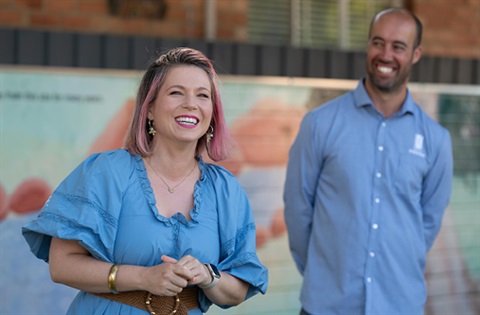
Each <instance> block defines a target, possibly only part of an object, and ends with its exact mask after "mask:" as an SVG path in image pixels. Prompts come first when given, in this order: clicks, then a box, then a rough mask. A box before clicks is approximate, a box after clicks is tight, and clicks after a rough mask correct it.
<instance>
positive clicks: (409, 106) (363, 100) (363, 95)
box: [353, 79, 415, 115]
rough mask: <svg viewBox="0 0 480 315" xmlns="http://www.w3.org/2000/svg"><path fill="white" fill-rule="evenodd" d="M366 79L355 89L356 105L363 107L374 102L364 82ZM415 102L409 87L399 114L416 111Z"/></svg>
mask: <svg viewBox="0 0 480 315" xmlns="http://www.w3.org/2000/svg"><path fill="white" fill-rule="evenodd" d="M364 81H365V79H363V80H360V82H359V83H358V85H357V88H356V89H355V90H354V91H353V99H354V102H355V106H356V107H363V106H372V107H374V105H373V102H372V100H371V99H370V96H368V93H367V90H366V89H365V84H364ZM414 108H415V102H414V101H413V98H412V95H411V94H410V90H408V89H407V97H406V98H405V102H403V105H402V108H401V109H400V112H399V113H398V114H400V115H404V114H406V113H411V114H413V113H414Z"/></svg>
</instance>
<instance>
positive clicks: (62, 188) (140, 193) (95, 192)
mask: <svg viewBox="0 0 480 315" xmlns="http://www.w3.org/2000/svg"><path fill="white" fill-rule="evenodd" d="M198 166H199V169H200V171H201V176H200V180H199V181H197V183H196V184H195V189H194V208H193V209H192V210H191V211H190V215H191V217H192V219H191V220H190V221H187V220H186V218H185V217H184V216H183V215H182V214H180V213H177V214H176V215H174V216H172V217H170V218H166V217H163V216H161V215H159V214H158V211H157V208H156V206H155V204H156V202H155V196H154V194H153V191H152V187H151V185H150V180H149V179H148V176H147V172H146V169H145V165H144V163H143V160H142V158H141V157H140V156H138V155H132V154H130V153H129V152H128V151H127V150H124V149H119V150H113V151H107V152H103V153H96V154H93V155H91V156H90V157H88V158H87V159H86V160H85V161H84V162H82V163H81V164H80V165H79V166H78V167H77V168H76V169H75V170H74V171H73V172H72V173H71V174H70V175H69V176H68V177H67V178H66V179H65V180H64V181H63V182H62V183H61V184H60V185H59V186H58V187H57V188H56V190H55V191H54V192H53V194H52V196H51V197H50V198H49V200H48V201H47V202H46V204H45V206H44V207H43V209H42V210H41V212H40V213H39V215H38V217H37V218H36V219H35V220H33V221H32V222H30V223H28V224H27V225H25V226H24V227H23V229H22V233H23V235H24V237H25V239H26V241H27V242H28V244H29V246H30V248H31V250H32V252H33V253H34V254H35V256H37V257H38V258H40V259H43V260H45V261H47V262H48V255H49V248H50V242H51V238H52V237H57V238H61V239H67V240H77V241H79V243H80V244H81V245H82V246H83V247H84V248H86V249H87V250H88V251H89V252H90V253H91V254H92V255H93V256H94V257H96V258H97V259H100V260H103V261H107V262H110V263H116V264H129V265H139V266H153V265H157V264H160V263H162V261H161V256H162V255H164V254H165V255H169V256H171V257H174V258H176V259H180V258H181V257H183V256H185V255H192V256H194V257H196V258H197V259H199V260H200V261H201V262H203V263H212V264H215V265H217V266H218V269H219V270H222V271H224V272H228V273H229V274H231V275H233V276H235V277H237V278H240V279H242V280H244V281H246V282H248V283H249V284H250V287H249V290H248V293H247V297H246V298H247V299H248V298H250V297H252V296H253V295H255V294H257V293H259V292H261V293H262V294H264V293H265V292H266V289H267V283H268V271H267V269H266V267H265V266H263V265H262V264H261V263H260V261H259V259H258V257H257V255H256V246H255V224H254V220H253V216H252V211H251V208H250V205H249V202H248V199H247V196H246V194H245V192H244V191H243V189H242V188H241V187H240V185H239V184H238V182H237V180H236V178H235V177H234V176H233V175H232V174H231V173H230V172H228V171H227V170H226V169H224V168H222V167H221V166H218V165H214V164H209V163H205V162H203V160H201V159H200V161H199V162H198ZM198 300H199V304H200V308H199V309H194V310H191V311H189V315H193V314H202V313H203V312H206V311H207V310H208V308H209V307H210V305H211V304H212V302H211V301H210V300H209V299H208V298H207V297H206V296H205V295H204V294H203V291H202V290H199V295H198ZM219 306H220V307H223V308H227V307H228V306H222V305H219ZM68 314H148V313H147V312H146V311H145V310H141V309H138V308H135V307H132V306H129V305H126V304H121V303H117V302H113V301H109V300H106V299H103V298H100V297H97V296H95V295H92V294H89V293H87V292H83V291H80V292H79V294H78V295H77V296H76V298H75V299H74V300H73V302H72V304H71V306H70V308H69V310H68Z"/></svg>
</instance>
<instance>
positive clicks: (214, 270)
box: [210, 264, 220, 278]
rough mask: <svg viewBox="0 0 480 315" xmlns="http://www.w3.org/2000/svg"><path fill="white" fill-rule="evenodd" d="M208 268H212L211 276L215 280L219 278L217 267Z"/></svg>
mask: <svg viewBox="0 0 480 315" xmlns="http://www.w3.org/2000/svg"><path fill="white" fill-rule="evenodd" d="M210 267H211V268H212V271H213V276H214V277H215V278H220V272H219V271H218V269H217V266H215V265H212V264H210Z"/></svg>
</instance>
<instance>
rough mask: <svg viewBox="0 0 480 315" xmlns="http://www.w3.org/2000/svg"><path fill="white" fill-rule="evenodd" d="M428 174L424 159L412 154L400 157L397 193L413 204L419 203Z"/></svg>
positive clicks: (397, 173)
mask: <svg viewBox="0 0 480 315" xmlns="http://www.w3.org/2000/svg"><path fill="white" fill-rule="evenodd" d="M426 172H427V161H426V160H425V158H424V157H422V156H418V155H414V154H410V153H407V154H403V155H400V157H399V159H398V162H397V169H396V171H395V174H396V176H395V184H394V185H395V190H396V193H397V194H398V195H400V196H402V197H405V198H407V200H410V201H411V202H414V203H417V202H418V203H419V202H420V198H421V196H422V187H423V179H424V177H425V174H426Z"/></svg>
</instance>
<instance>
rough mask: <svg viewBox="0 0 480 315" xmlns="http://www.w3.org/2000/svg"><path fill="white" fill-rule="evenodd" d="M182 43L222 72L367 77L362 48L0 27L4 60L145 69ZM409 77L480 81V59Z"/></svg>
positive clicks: (439, 61) (444, 62) (423, 63)
mask: <svg viewBox="0 0 480 315" xmlns="http://www.w3.org/2000/svg"><path fill="white" fill-rule="evenodd" d="M178 46H189V47H192V48H196V49H198V50H201V51H203V52H204V53H205V54H206V55H207V56H208V57H209V58H211V59H212V60H214V64H215V68H216V69H217V71H218V73H219V74H229V75H261V76H262V75H263V76H288V77H309V78H327V79H328V78H332V79H353V80H358V79H360V78H361V77H363V76H364V75H365V70H364V69H365V53H364V52H346V51H340V50H338V51H336V50H322V49H313V48H296V47H289V46H278V45H265V44H251V43H230V42H220V41H219V42H207V41H202V40H198V39H173V38H153V37H151V38H149V37H142V36H119V35H114V34H92V33H81V32H78V33H73V32H58V31H40V30H29V29H15V28H5V27H0V63H1V64H17V65H35V66H61V67H79V68H101V69H102V68H103V69H135V70H141V69H145V68H146V67H147V65H148V64H149V63H150V62H151V61H152V60H153V59H154V58H155V57H157V56H158V55H159V54H160V53H161V52H164V51H166V50H168V49H170V48H173V47H178ZM411 81H412V82H423V83H446V84H467V85H468V84H477V85H478V84H480V60H479V59H468V58H452V57H438V56H427V55H424V56H423V57H422V58H421V59H420V61H419V63H418V64H417V65H415V66H414V68H413V72H412V76H411Z"/></svg>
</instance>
